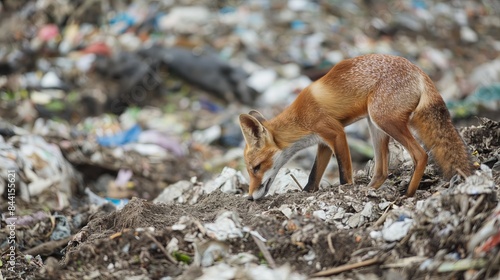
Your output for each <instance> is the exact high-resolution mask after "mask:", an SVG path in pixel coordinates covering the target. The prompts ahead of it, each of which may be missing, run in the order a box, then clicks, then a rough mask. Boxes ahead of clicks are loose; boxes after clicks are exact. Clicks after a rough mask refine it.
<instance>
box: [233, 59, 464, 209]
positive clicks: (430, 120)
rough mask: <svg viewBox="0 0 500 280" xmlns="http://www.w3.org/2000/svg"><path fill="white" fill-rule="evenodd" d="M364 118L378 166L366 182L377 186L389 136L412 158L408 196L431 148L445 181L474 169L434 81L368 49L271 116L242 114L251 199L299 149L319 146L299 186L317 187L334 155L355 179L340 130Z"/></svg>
mask: <svg viewBox="0 0 500 280" xmlns="http://www.w3.org/2000/svg"><path fill="white" fill-rule="evenodd" d="M362 118H367V119H368V124H369V130H370V135H371V138H372V142H373V147H374V150H375V170H374V175H373V177H372V179H371V181H370V183H369V185H368V187H371V188H375V189H378V188H379V187H380V186H381V185H382V184H383V183H384V182H385V180H386V179H387V176H388V168H389V167H388V161H389V160H388V156H389V146H388V145H389V140H390V137H392V138H393V139H395V140H396V141H398V142H399V143H401V144H402V145H403V146H404V147H405V149H406V150H407V151H408V153H409V154H410V155H411V157H412V159H413V163H414V172H413V175H412V178H411V181H410V183H409V186H408V189H407V192H406V195H407V196H413V195H414V194H415V192H416V191H417V189H418V185H419V183H420V180H421V179H422V175H423V174H424V169H425V166H426V164H427V157H428V156H427V153H426V152H425V150H424V149H423V148H422V147H421V146H420V144H419V143H418V142H417V140H416V139H415V138H414V136H413V134H412V132H411V131H410V129H412V131H414V132H415V133H416V136H417V137H418V139H420V141H421V142H422V143H423V145H424V146H425V147H426V148H427V149H428V150H429V151H430V153H431V154H432V156H433V157H434V160H435V161H436V163H437V164H438V165H439V166H440V168H441V171H442V172H443V174H444V176H445V177H446V178H451V177H452V176H453V175H454V174H455V173H456V171H457V169H459V170H460V171H461V172H462V173H463V174H466V175H470V174H471V173H472V164H471V161H470V159H469V155H468V151H467V148H466V146H465V143H464V142H463V140H462V138H461V137H460V135H459V134H458V132H457V130H456V129H455V127H454V126H453V124H452V122H451V118H450V114H449V112H448V110H447V108H446V105H445V103H444V101H443V99H442V98H441V96H440V94H439V93H438V91H437V89H436V87H435V86H434V84H433V82H432V80H431V79H430V78H429V76H427V74H425V73H424V72H423V71H422V70H421V69H420V68H418V67H417V66H416V65H414V64H412V63H411V62H410V61H408V60H407V59H405V58H402V57H398V56H392V55H382V54H369V55H363V56H359V57H355V58H351V59H346V60H343V61H341V62H340V63H338V64H336V65H335V66H334V67H333V68H332V69H331V70H330V71H329V72H328V73H327V74H326V75H325V76H323V77H322V78H320V79H319V80H317V81H315V82H314V83H312V84H311V85H309V86H308V87H306V88H305V89H304V90H302V91H301V92H300V94H299V95H298V96H297V98H296V100H295V101H294V102H293V103H292V104H291V105H290V106H289V107H287V108H286V109H285V110H284V111H283V112H281V113H280V114H279V115H278V116H276V117H275V118H273V119H270V120H266V119H265V118H264V117H263V116H262V115H261V114H260V113H259V112H257V111H255V110H252V111H250V113H248V114H241V115H240V116H239V120H240V126H241V130H242V133H243V136H244V139H245V143H246V145H245V150H244V158H245V163H246V166H247V169H248V173H249V175H250V188H249V196H248V199H249V200H257V199H259V198H262V197H263V196H264V195H265V194H266V193H267V192H268V190H269V187H270V186H271V185H272V183H273V180H274V177H275V176H276V174H277V173H278V171H279V169H280V168H281V167H282V166H283V165H285V163H286V162H287V161H288V160H289V159H290V158H291V157H292V156H293V155H294V154H295V153H297V152H298V151H299V150H302V149H304V148H306V147H309V146H312V145H315V144H317V155H316V159H315V162H314V164H313V167H312V170H311V173H310V175H309V179H308V182H307V185H306V186H305V188H304V191H317V190H318V189H319V184H320V181H321V177H322V176H323V173H324V172H325V169H326V166H327V165H328V162H329V161H330V158H331V156H332V154H335V156H336V158H337V162H338V166H339V173H340V174H339V175H340V183H341V184H352V183H353V178H352V166H351V164H352V163H351V154H350V152H349V147H348V145H347V139H346V134H345V132H344V127H345V126H347V125H349V124H351V123H353V122H356V121H358V120H360V119H362Z"/></svg>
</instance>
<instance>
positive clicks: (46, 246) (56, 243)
mask: <svg viewBox="0 0 500 280" xmlns="http://www.w3.org/2000/svg"><path fill="white" fill-rule="evenodd" d="M72 238H73V235H71V236H68V237H66V238H64V239H61V240H52V241H49V242H45V243H42V244H40V245H38V246H36V247H33V248H31V249H28V250H26V251H24V252H23V254H25V255H32V256H36V255H41V256H50V255H52V254H54V253H55V252H56V251H57V250H58V249H61V248H62V247H64V246H65V245H67V244H68V242H69V241H70V240H71V239H72Z"/></svg>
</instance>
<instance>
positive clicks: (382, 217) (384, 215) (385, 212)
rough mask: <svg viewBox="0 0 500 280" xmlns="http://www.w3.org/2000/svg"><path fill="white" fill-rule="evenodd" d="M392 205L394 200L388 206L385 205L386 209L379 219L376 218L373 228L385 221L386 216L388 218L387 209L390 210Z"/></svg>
mask: <svg viewBox="0 0 500 280" xmlns="http://www.w3.org/2000/svg"><path fill="white" fill-rule="evenodd" d="M394 203H396V201H395V200H394V201H393V202H391V203H390V204H389V205H387V208H385V211H384V214H382V216H380V218H378V220H377V221H376V222H375V224H373V226H375V227H378V226H380V225H382V224H383V223H384V222H385V219H387V216H389V209H391V208H392V206H393V205H394Z"/></svg>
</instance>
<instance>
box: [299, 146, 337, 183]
mask: <svg viewBox="0 0 500 280" xmlns="http://www.w3.org/2000/svg"><path fill="white" fill-rule="evenodd" d="M332 154H333V152H332V149H330V147H328V146H327V145H325V144H318V152H317V154H316V160H315V161H314V165H313V167H312V169H311V173H310V174H309V179H308V180H307V185H306V186H305V188H304V191H305V192H315V191H317V190H319V184H320V182H321V178H322V177H323V174H324V173H325V169H326V167H327V166H328V162H330V158H331V157H332Z"/></svg>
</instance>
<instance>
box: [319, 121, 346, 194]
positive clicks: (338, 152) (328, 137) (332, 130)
mask: <svg viewBox="0 0 500 280" xmlns="http://www.w3.org/2000/svg"><path fill="white" fill-rule="evenodd" d="M319 131H320V133H318V134H319V136H320V137H321V138H323V140H324V141H325V142H326V143H327V144H328V146H329V147H330V148H331V149H333V152H334V153H335V156H336V157H337V163H338V165H339V177H340V184H342V185H344V184H352V183H353V179H352V161H351V153H350V151H349V145H348V144H347V136H346V135H345V132H344V127H343V126H342V125H341V124H340V123H335V124H334V125H329V126H327V127H324V128H323V129H321V130H319Z"/></svg>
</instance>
